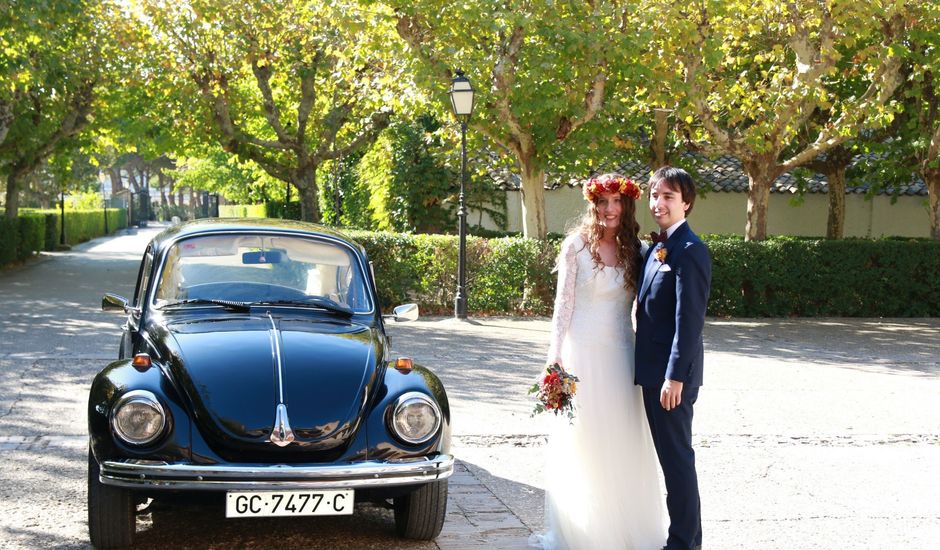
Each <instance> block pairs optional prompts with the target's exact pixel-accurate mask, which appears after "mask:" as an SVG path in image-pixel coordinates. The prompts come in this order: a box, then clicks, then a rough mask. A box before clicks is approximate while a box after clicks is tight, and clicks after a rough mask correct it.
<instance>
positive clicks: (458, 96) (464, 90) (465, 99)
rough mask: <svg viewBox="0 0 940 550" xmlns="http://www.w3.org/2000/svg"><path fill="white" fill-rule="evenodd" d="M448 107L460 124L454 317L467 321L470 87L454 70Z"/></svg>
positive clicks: (471, 103)
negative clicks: (458, 245)
mask: <svg viewBox="0 0 940 550" xmlns="http://www.w3.org/2000/svg"><path fill="white" fill-rule="evenodd" d="M450 104H451V106H452V107H453V108H454V116H456V117H457V120H459V121H460V197H459V202H460V207H459V209H458V210H457V219H458V229H457V231H458V234H459V235H460V249H459V252H458V256H457V296H456V298H454V317H456V318H457V319H466V318H467V288H466V287H467V207H466V206H465V205H464V186H465V185H466V182H467V121H468V120H470V115H471V114H473V86H471V85H470V81H469V80H467V77H465V76H464V75H463V71H457V76H455V77H454V79H453V80H452V81H451V83H450Z"/></svg>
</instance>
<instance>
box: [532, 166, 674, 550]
mask: <svg viewBox="0 0 940 550" xmlns="http://www.w3.org/2000/svg"><path fill="white" fill-rule="evenodd" d="M584 196H585V199H587V201H588V206H587V212H586V213H585V215H584V218H583V220H582V222H581V224H580V226H579V227H578V228H577V229H575V230H574V231H572V232H571V233H570V234H569V235H568V237H567V238H566V239H565V240H564V242H563V243H562V245H561V254H560V255H559V258H558V291H557V295H556V298H555V312H554V315H553V317H552V333H551V345H550V347H549V353H548V361H549V363H555V362H557V363H558V364H560V365H562V367H563V368H564V369H565V370H566V371H567V372H569V373H571V374H574V375H576V376H578V377H579V378H580V381H579V382H578V389H577V393H576V394H575V399H574V401H575V411H574V412H575V418H574V420H573V421H572V422H570V423H569V421H568V419H567V418H566V417H565V416H556V417H554V418H553V419H552V421H553V426H552V428H551V432H550V433H549V440H548V445H547V448H546V467H545V487H546V490H545V527H546V529H547V532H546V533H545V534H542V535H533V536H532V537H531V538H530V540H529V543H530V546H536V547H541V548H545V549H565V548H568V549H572V550H579V549H600V550H606V549H637V550H647V549H658V548H660V547H662V545H663V544H664V543H665V540H666V523H665V516H664V513H663V504H662V498H663V497H662V493H661V492H660V486H659V474H658V471H657V466H656V456H655V451H654V448H653V441H652V439H651V437H650V432H649V427H648V425H647V420H646V414H645V412H644V410H643V400H642V397H641V393H640V389H639V388H638V387H637V386H635V385H634V384H633V369H634V365H633V341H634V336H633V323H632V320H631V306H632V303H633V298H634V295H635V293H636V275H637V270H638V269H639V267H638V266H639V260H640V254H641V250H640V247H641V244H640V241H639V239H638V238H637V233H638V231H639V224H637V222H636V206H635V201H636V200H637V199H639V198H640V188H639V186H638V185H637V184H636V183H634V182H633V181H632V180H630V179H628V178H625V177H623V176H621V175H619V174H605V175H602V176H597V177H593V178H591V179H590V180H588V182H587V183H586V184H585V185H584Z"/></svg>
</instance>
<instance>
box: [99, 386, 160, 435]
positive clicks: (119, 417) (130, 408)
mask: <svg viewBox="0 0 940 550" xmlns="http://www.w3.org/2000/svg"><path fill="white" fill-rule="evenodd" d="M111 426H112V427H113V428H114V433H116V434H117V435H118V437H120V438H121V439H123V440H124V441H126V442H127V443H130V444H131V445H146V444H147V443H150V442H152V441H153V440H155V439H156V438H157V437H159V436H160V434H161V433H162V432H163V428H164V426H166V413H165V412H164V411H163V405H161V404H160V402H159V401H158V400H157V396H155V395H154V394H153V393H151V392H149V391H144V390H133V391H129V392H127V393H125V394H124V395H122V396H121V398H120V399H118V402H117V404H116V405H115V406H114V409H113V411H112V413H111Z"/></svg>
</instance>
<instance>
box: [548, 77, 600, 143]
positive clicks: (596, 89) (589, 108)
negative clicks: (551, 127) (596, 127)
mask: <svg viewBox="0 0 940 550" xmlns="http://www.w3.org/2000/svg"><path fill="white" fill-rule="evenodd" d="M606 69H607V61H606V60H605V61H603V62H602V63H601V71H600V72H598V73H597V75H595V76H594V80H592V81H591V89H590V90H589V91H588V93H587V94H586V95H585V98H584V115H583V116H581V117H578V118H575V119H574V120H569V119H568V118H567V117H563V118H562V124H560V125H559V128H558V132H556V134H555V137H556V138H557V139H558V141H563V140H564V139H565V138H567V137H568V136H569V135H571V132H574V131H575V130H577V129H578V127H580V126H581V125H583V124H584V123H586V122H588V121H590V120H591V119H592V118H594V115H596V114H597V112H598V111H599V110H600V108H601V105H602V104H603V103H604V91H605V89H606V85H607V71H606Z"/></svg>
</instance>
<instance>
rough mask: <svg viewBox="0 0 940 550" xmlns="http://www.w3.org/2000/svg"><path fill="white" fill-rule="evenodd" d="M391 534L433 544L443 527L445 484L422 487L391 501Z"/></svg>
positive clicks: (426, 484)
mask: <svg viewBox="0 0 940 550" xmlns="http://www.w3.org/2000/svg"><path fill="white" fill-rule="evenodd" d="M394 509H395V530H396V531H398V536H400V537H404V538H407V539H416V540H433V539H434V538H436V537H437V536H438V535H439V534H441V529H442V528H443V527H444V515H445V514H446V513H447V480H446V479H445V480H442V481H432V482H431V483H425V484H424V485H422V486H421V487H420V488H418V489H416V490H414V491H412V492H411V493H409V494H407V495H405V496H401V497H397V498H395V499H394Z"/></svg>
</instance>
